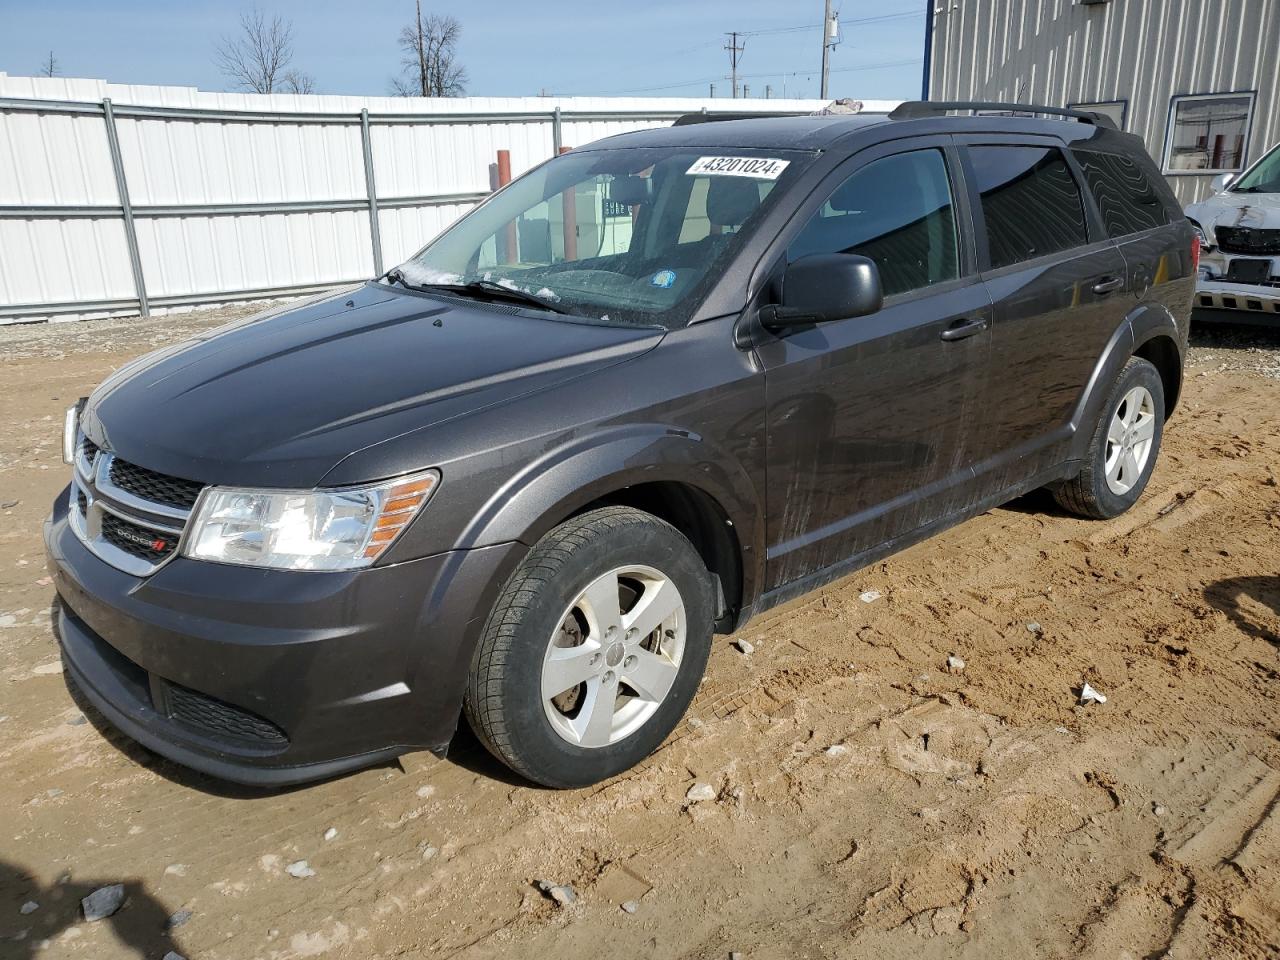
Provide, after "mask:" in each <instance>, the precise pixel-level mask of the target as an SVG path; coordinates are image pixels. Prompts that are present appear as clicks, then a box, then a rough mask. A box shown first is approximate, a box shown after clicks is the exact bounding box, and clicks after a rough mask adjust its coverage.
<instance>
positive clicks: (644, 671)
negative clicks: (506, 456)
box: [464, 507, 715, 788]
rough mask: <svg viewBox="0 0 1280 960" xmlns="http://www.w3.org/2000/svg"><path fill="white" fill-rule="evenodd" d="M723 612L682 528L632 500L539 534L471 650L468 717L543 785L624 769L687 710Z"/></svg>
mask: <svg viewBox="0 0 1280 960" xmlns="http://www.w3.org/2000/svg"><path fill="white" fill-rule="evenodd" d="M588 588H590V589H588ZM672 591H674V592H672ZM610 597H613V598H614V599H613V602H612V606H611V605H610V604H611V601H610ZM674 604H678V608H677V607H676V606H674ZM664 614H665V617H664V616H663V615H664ZM660 617H661V618H662V619H658V618H660ZM714 618H715V611H714V594H713V589H712V579H711V576H710V574H709V573H708V572H707V569H706V567H705V566H704V564H703V562H702V559H701V557H700V556H699V555H698V552H697V551H696V550H695V549H694V548H693V545H692V544H691V543H690V542H689V541H688V540H687V539H686V538H685V537H684V535H683V534H681V533H680V532H679V531H678V530H676V528H675V527H673V526H671V525H670V524H669V523H666V522H664V521H662V520H659V519H658V518H657V517H654V516H652V515H650V514H647V513H643V512H641V511H639V510H634V509H631V508H629V507H604V508H602V509H599V510H592V511H590V512H589V513H584V514H582V515H581V516H578V517H574V518H573V519H571V520H568V521H566V522H565V523H562V524H561V525H560V526H558V527H556V528H555V529H554V530H552V531H551V532H550V533H548V534H547V535H546V536H545V537H543V538H542V539H541V540H540V541H538V543H537V545H535V546H534V548H533V549H532V550H531V551H530V552H529V555H528V556H527V557H525V559H524V560H523V562H522V563H521V564H520V566H519V567H518V568H517V570H516V572H515V573H514V574H513V575H512V577H511V579H510V581H509V582H508V583H507V585H506V587H505V588H504V589H503V592H502V595H501V596H500V597H499V598H498V602H497V604H496V605H495V607H494V609H493V612H492V613H491V614H490V616H489V620H488V622H487V624H486V625H485V631H484V635H483V636H482V638H481V640H480V643H479V645H478V647H477V649H476V653H475V656H474V658H473V660H472V666H471V672H470V676H469V677H468V681H467V690H466V696H465V700H464V710H465V712H466V717H467V721H468V722H469V723H470V725H471V727H472V729H473V730H474V731H475V733H476V735H477V737H479V739H480V741H481V742H482V743H483V744H484V745H485V746H486V747H487V748H488V750H489V752H491V753H492V754H493V755H494V756H495V757H497V758H498V759H499V760H501V761H502V762H503V763H505V764H506V765H507V766H508V767H510V768H511V769H512V770H514V771H515V772H516V773H518V774H520V775H521V776H523V777H526V778H527V779H529V780H532V781H534V782H536V783H540V784H543V785H544V786H548V787H558V788H565V787H581V786H586V785H588V784H592V783H597V782H599V781H601V780H604V779H607V778H609V777H612V776H614V775H616V774H618V773H621V772H622V771H624V770H627V769H629V768H630V767H633V766H635V765H636V764H637V763H639V762H640V761H641V760H643V759H644V758H645V757H647V756H648V755H649V754H651V753H652V752H653V751H654V750H656V749H657V748H658V747H659V746H660V745H661V744H662V742H663V741H664V740H665V739H666V738H667V735H668V734H670V733H671V731H672V730H673V729H674V728H675V726H676V724H677V723H679V722H680V718H681V717H683V716H684V712H685V710H686V709H688V706H689V702H690V701H691V700H692V699H693V695H694V693H696V692H697V689H698V684H699V682H700V681H701V679H702V674H703V671H704V670H705V669H706V664H707V657H708V655H709V654H710V651H711V633H712V626H713V621H714ZM651 623H656V624H657V626H656V627H654V629H652V630H651V631H650V632H649V633H646V634H644V635H640V634H639V631H640V630H642V629H645V628H646V627H648V626H649V625H650V624H651ZM633 633H634V635H633ZM592 658H594V659H592ZM580 677H581V678H584V679H582V680H581V682H578V681H579V678H580ZM558 686H564V687H565V689H564V690H563V691H562V692H561V693H559V694H558V695H554V696H553V694H554V690H555V689H556V688H557V687H558ZM597 708H599V709H597Z"/></svg>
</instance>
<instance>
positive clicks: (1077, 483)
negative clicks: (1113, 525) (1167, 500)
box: [1053, 357, 1164, 520]
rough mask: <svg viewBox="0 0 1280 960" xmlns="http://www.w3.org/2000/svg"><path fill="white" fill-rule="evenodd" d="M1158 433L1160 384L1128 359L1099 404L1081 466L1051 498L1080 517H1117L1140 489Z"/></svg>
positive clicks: (1146, 365)
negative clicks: (1129, 455)
mask: <svg viewBox="0 0 1280 960" xmlns="http://www.w3.org/2000/svg"><path fill="white" fill-rule="evenodd" d="M1163 436H1164V382H1163V381H1162V380H1161V379H1160V373H1159V371H1158V370H1156V368H1155V367H1154V366H1153V365H1152V364H1151V363H1150V362H1148V361H1146V360H1143V359H1142V358H1141V357H1130V358H1129V362H1128V363H1126V364H1125V365H1124V369H1123V370H1121V371H1120V376H1119V377H1118V378H1117V379H1116V383H1115V386H1114V387H1112V388H1111V394H1110V395H1109V396H1108V397H1107V402H1106V405H1105V406H1104V407H1103V408H1102V414H1101V416H1100V417H1099V418H1098V422H1097V424H1096V425H1095V427H1094V430H1093V436H1092V437H1091V438H1090V440H1089V450H1088V454H1087V457H1086V459H1085V463H1084V466H1083V467H1082V468H1081V470H1080V472H1079V473H1078V474H1077V475H1076V476H1074V477H1072V478H1071V479H1070V480H1067V481H1064V482H1063V483H1062V484H1061V486H1059V487H1058V488H1057V489H1056V490H1054V492H1053V496H1054V499H1055V500H1057V501H1058V504H1059V505H1060V506H1062V507H1063V508H1064V509H1066V510H1069V511H1070V512H1072V513H1074V514H1077V515H1079V516H1082V517H1090V518H1093V519H1097V520H1106V519H1109V518H1111V517H1118V516H1119V515H1120V514H1122V513H1124V512H1125V511H1126V510H1128V509H1129V508H1130V507H1132V506H1133V505H1134V504H1135V503H1136V502H1137V500H1138V498H1139V497H1140V496H1142V491H1143V490H1145V489H1146V486H1147V481H1148V480H1149V479H1150V478H1151V472H1152V470H1153V469H1155V465H1156V458H1157V457H1158V456H1159V453H1160V441H1161V439H1162V438H1163ZM1130 444H1132V446H1129V445H1130ZM1143 444H1146V446H1145V447H1144V446H1143ZM1126 450H1129V451H1130V452H1131V453H1132V454H1133V457H1132V459H1131V460H1129V459H1126V457H1125V451H1126ZM1113 458H1115V459H1113ZM1109 468H1110V470H1109Z"/></svg>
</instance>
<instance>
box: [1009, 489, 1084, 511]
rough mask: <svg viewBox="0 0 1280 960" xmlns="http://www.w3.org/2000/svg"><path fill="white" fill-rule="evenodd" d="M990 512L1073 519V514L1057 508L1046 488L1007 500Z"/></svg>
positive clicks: (1055, 501)
mask: <svg viewBox="0 0 1280 960" xmlns="http://www.w3.org/2000/svg"><path fill="white" fill-rule="evenodd" d="M992 510H1003V511H1006V512H1009V513H1026V514H1032V515H1035V516H1043V517H1074V516H1075V514H1073V513H1071V512H1070V511H1068V510H1065V509H1063V508H1062V507H1061V506H1059V504H1058V501H1057V500H1055V499H1053V494H1052V493H1051V492H1050V491H1049V489H1048V488H1047V487H1039V488H1037V489H1035V490H1032V491H1031V492H1030V493H1024V494H1023V495H1022V496H1020V497H1015V498H1014V499H1012V500H1008V501H1006V502H1004V503H1002V504H1000V506H998V507H992Z"/></svg>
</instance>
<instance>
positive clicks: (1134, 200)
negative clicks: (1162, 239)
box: [1072, 150, 1169, 237]
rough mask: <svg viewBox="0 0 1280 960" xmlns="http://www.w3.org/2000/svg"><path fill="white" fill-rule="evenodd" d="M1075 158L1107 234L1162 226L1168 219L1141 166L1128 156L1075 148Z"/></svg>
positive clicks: (1119, 235) (1163, 206) (1125, 232)
mask: <svg viewBox="0 0 1280 960" xmlns="http://www.w3.org/2000/svg"><path fill="white" fill-rule="evenodd" d="M1072 152H1073V153H1074V154H1075V157H1076V160H1077V161H1078V162H1079V164H1080V166H1081V167H1082V168H1083V169H1084V179H1085V181H1086V182H1087V183H1088V184H1089V189H1090V190H1092V191H1093V196H1094V199H1095V200H1097V201H1098V210H1099V211H1100V212H1101V213H1102V222H1103V223H1104V224H1105V225H1106V228H1107V235H1108V236H1111V237H1123V236H1124V235H1125V234H1129V233H1138V232H1139V231H1141V230H1150V229H1151V228H1152V227H1163V226H1164V225H1165V224H1166V223H1168V222H1169V211H1168V210H1167V209H1165V205H1164V201H1163V200H1162V199H1161V198H1160V195H1159V194H1158V193H1156V191H1155V188H1154V187H1153V186H1152V185H1151V181H1150V180H1149V179H1148V178H1147V175H1146V174H1145V173H1144V172H1143V170H1142V168H1141V167H1139V166H1138V165H1137V164H1136V163H1134V162H1133V161H1132V160H1130V159H1129V158H1128V157H1118V156H1114V155H1113V154H1110V153H1094V152H1093V151H1092V150H1075V151H1072Z"/></svg>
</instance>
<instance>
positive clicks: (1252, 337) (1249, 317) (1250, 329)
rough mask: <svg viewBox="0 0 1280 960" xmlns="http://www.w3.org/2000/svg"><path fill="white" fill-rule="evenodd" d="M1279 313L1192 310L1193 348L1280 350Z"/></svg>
mask: <svg viewBox="0 0 1280 960" xmlns="http://www.w3.org/2000/svg"><path fill="white" fill-rule="evenodd" d="M1277 333H1280V314H1265V313H1251V312H1247V311H1243V310H1209V309H1205V308H1197V309H1195V310H1192V311H1191V346H1193V347H1258V348H1260V349H1262V350H1272V351H1275V350H1280V338H1278V337H1277V336H1276V334H1277Z"/></svg>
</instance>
